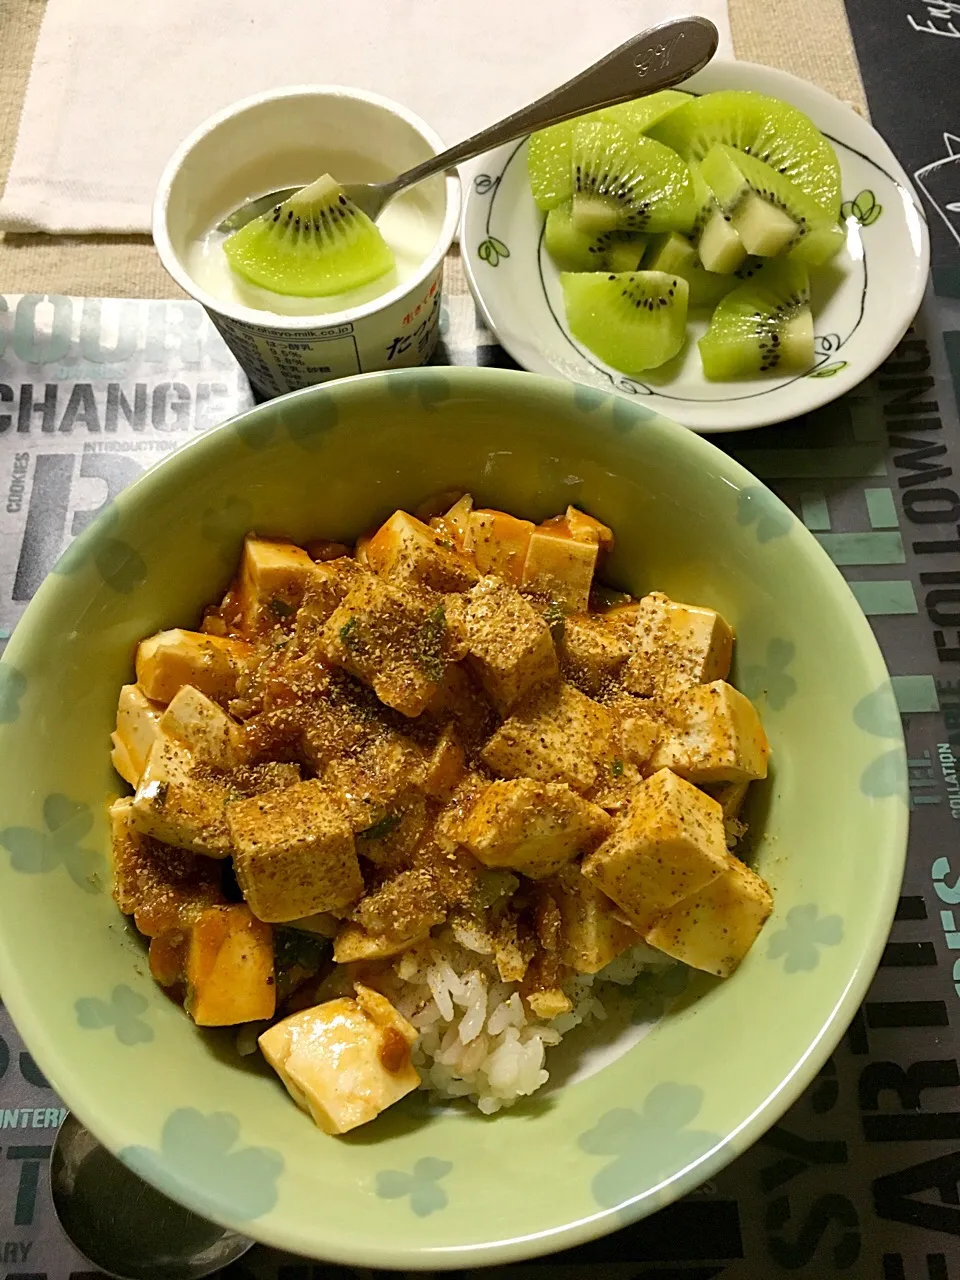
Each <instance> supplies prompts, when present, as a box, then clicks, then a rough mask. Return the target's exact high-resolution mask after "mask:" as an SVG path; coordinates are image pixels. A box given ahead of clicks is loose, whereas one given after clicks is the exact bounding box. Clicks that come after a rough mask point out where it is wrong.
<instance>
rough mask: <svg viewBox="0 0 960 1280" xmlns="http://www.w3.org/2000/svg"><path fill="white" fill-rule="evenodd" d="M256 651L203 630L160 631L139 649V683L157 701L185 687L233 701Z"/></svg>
mask: <svg viewBox="0 0 960 1280" xmlns="http://www.w3.org/2000/svg"><path fill="white" fill-rule="evenodd" d="M252 652H253V650H252V648H251V646H250V645H248V644H246V643H245V642H244V641H243V640H229V639H227V638H226V637H224V636H208V635H205V634H204V633H203V632H200V631H183V630H182V629H181V628H179V627H175V628H174V629H173V630H172V631H159V632H158V633H157V634H156V635H154V636H148V638H147V639H146V640H141V641H140V644H139V646H138V647H137V684H139V686H140V688H141V689H142V690H143V692H144V694H145V695H146V696H147V697H148V698H150V699H151V700H152V701H154V702H170V700H171V699H172V698H173V696H174V694H175V693H177V691H178V690H180V689H182V688H183V686H184V685H185V684H190V685H193V687H194V688H195V689H199V690H200V692H201V693H205V694H206V695H207V697H208V698H214V699H216V700H217V701H219V702H223V701H225V700H226V699H227V698H233V697H235V696H236V692H237V679H238V677H239V675H240V672H241V671H242V670H243V668H244V667H245V666H246V664H247V662H248V661H249V659H250V655H251V654H252Z"/></svg>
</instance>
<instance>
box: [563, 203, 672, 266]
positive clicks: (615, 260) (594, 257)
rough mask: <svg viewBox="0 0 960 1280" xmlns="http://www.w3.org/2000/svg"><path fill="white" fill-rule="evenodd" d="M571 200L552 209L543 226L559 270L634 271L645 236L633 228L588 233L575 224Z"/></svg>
mask: <svg viewBox="0 0 960 1280" xmlns="http://www.w3.org/2000/svg"><path fill="white" fill-rule="evenodd" d="M571 204H572V202H571V201H570V200H567V201H566V202H565V203H564V204H562V205H558V207H557V208H556V209H551V210H550V212H549V213H548V214H547V222H546V226H545V228H544V236H543V238H544V242H545V243H546V246H547V252H548V253H549V254H550V257H551V258H552V259H553V261H554V262H555V263H556V265H557V266H558V267H559V268H560V270H561V271H636V270H637V269H638V268H639V266H640V260H641V258H642V257H643V253H644V250H645V249H646V247H647V237H646V236H642V235H638V234H637V233H636V232H633V231H601V232H600V233H599V234H598V235H590V234H588V233H587V232H586V231H580V230H578V229H577V227H576V226H574V222H573V217H572V214H571Z"/></svg>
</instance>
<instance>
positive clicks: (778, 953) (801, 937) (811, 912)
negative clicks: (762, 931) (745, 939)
mask: <svg viewBox="0 0 960 1280" xmlns="http://www.w3.org/2000/svg"><path fill="white" fill-rule="evenodd" d="M842 941H843V919H842V917H841V916H838V915H830V916H821V915H820V909H819V907H818V906H817V904H816V903H815V902H808V903H805V904H804V905H803V906H802V907H791V909H790V910H789V911H788V912H787V919H786V922H785V924H784V927H783V928H782V929H780V930H779V932H777V933H775V934H774V935H773V937H772V938H771V939H770V944H769V946H768V947H767V955H768V957H769V958H770V959H771V960H783V971H784V973H803V972H806V971H808V970H810V969H816V967H817V965H818V964H819V963H820V951H821V948H823V947H835V946H837V945H838V944H839V943H840V942H842Z"/></svg>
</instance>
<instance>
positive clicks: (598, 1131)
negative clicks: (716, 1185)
mask: <svg viewBox="0 0 960 1280" xmlns="http://www.w3.org/2000/svg"><path fill="white" fill-rule="evenodd" d="M703 1097H704V1095H703V1090H702V1089H700V1088H699V1087H697V1086H696V1085H681V1084H674V1083H673V1082H670V1081H668V1082H665V1083H663V1084H658V1085H657V1086H656V1087H655V1088H654V1089H651V1090H650V1092H649V1093H648V1094H647V1097H646V1099H645V1101H644V1103H643V1107H642V1109H641V1110H640V1111H639V1112H637V1111H634V1110H633V1109H632V1108H629V1107H616V1108H615V1109H614V1110H613V1111H607V1112H606V1113H605V1114H604V1115H602V1116H601V1117H600V1119H599V1120H598V1121H597V1123H596V1124H595V1125H594V1127H593V1128H592V1129H588V1130H587V1132H586V1133H583V1134H581V1135H580V1138H579V1140H578V1145H579V1146H580V1149H581V1150H582V1151H585V1152H586V1153H587V1155H591V1156H609V1157H611V1159H610V1160H609V1161H608V1163H607V1164H606V1165H604V1167H603V1168H602V1169H601V1170H600V1172H599V1173H597V1174H595V1175H594V1178H593V1181H592V1182H591V1184H590V1185H591V1190H592V1192H593V1198H594V1199H595V1200H596V1202H597V1204H599V1205H600V1206H601V1207H602V1208H604V1209H614V1208H616V1207H617V1206H619V1205H621V1204H623V1202H624V1201H625V1200H628V1199H629V1198H630V1197H631V1196H632V1195H635V1194H636V1188H637V1187H639V1186H647V1187H654V1186H656V1185H657V1184H658V1182H660V1181H661V1179H662V1177H663V1176H664V1175H665V1174H666V1173H667V1170H668V1168H673V1169H677V1168H680V1167H689V1166H690V1165H692V1164H695V1163H696V1162H697V1161H699V1160H701V1159H702V1158H703V1157H704V1156H705V1155H707V1154H708V1152H710V1151H712V1150H713V1149H714V1148H715V1147H716V1146H717V1144H718V1143H719V1142H720V1141H721V1139H720V1137H719V1135H718V1134H716V1133H710V1132H709V1131H707V1130H705V1129H691V1128H690V1126H691V1125H692V1124H693V1122H694V1121H695V1120H696V1118H697V1116H698V1115H699V1114H700V1108H701V1107H702V1106H703Z"/></svg>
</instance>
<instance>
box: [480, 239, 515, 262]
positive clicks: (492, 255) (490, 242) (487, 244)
mask: <svg viewBox="0 0 960 1280" xmlns="http://www.w3.org/2000/svg"><path fill="white" fill-rule="evenodd" d="M477 254H478V255H479V257H480V260H481V262H485V263H486V264H487V265H488V266H490V267H495V266H497V265H498V264H499V262H500V259H501V258H509V257H510V250H509V249H508V248H507V246H506V245H505V244H504V243H503V241H502V240H498V239H497V237H496V236H487V238H486V240H482V241H481V242H480V246H479V248H478V249H477Z"/></svg>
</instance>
